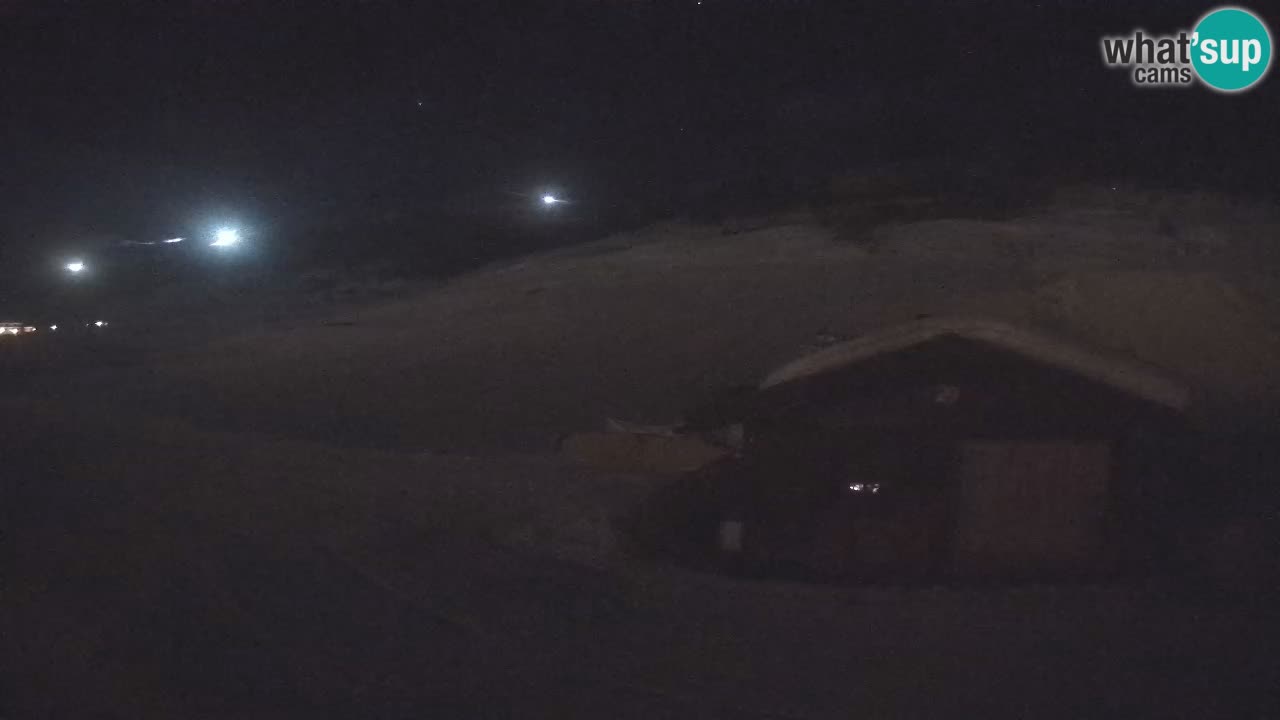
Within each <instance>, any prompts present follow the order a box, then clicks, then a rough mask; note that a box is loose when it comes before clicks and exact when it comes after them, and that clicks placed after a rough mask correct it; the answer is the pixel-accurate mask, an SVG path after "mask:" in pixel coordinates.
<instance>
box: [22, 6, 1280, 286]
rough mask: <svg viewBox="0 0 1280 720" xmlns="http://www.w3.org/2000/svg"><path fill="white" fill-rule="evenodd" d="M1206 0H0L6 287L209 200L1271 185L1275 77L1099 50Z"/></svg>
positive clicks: (298, 209) (387, 218)
mask: <svg viewBox="0 0 1280 720" xmlns="http://www.w3.org/2000/svg"><path fill="white" fill-rule="evenodd" d="M1208 8H1209V6H1208V5H1204V4H1195V3H1186V2H1162V3H1138V2H1105V1H1101V0H1097V1H1089V0H1076V1H1072V2H1066V1H1065V0H1060V1H1058V2H1008V3H954V2H942V1H941V0H938V1H935V2H924V1H921V0H917V1H914V2H912V1H908V2H881V3H875V2H853V1H851V0H849V1H845V2H818V1H816V0H814V1H812V2H806V1H804V0H790V1H788V0H775V1H772V2H770V1H767V0H703V1H702V2H701V3H699V2H697V0H688V1H682V2H644V1H641V0H616V1H613V2H610V1H606V0H597V1H594V2H590V1H586V0H581V1H578V2H571V1H562V2H551V1H547V2H537V1H531V2H520V3H491V2H486V1H484V0H478V1H471V2H465V3H437V2H423V3H407V2H379V1H377V0H369V1H366V2H352V3H336V2H332V3H331V2H289V3H286V2H247V1H246V2H239V1H235V0H203V1H194V0H189V1H188V2H164V3H158V2H157V3H150V2H128V3H123V2H122V3H92V4H87V3H72V2H61V3H60V2H52V1H51V0H38V1H37V0H33V1H31V2H24V1H23V0H16V1H15V0H0V98H2V100H3V116H2V117H0V160H2V162H3V168H4V172H3V174H2V175H0V183H2V187H0V190H2V192H0V252H2V253H3V255H0V258H3V259H4V260H5V262H6V266H7V267H6V269H7V272H8V273H9V274H11V280H10V281H11V282H13V283H15V284H20V281H19V280H16V279H12V278H14V277H16V276H15V275H14V273H18V274H19V275H20V274H21V273H29V272H34V271H35V269H36V268H43V267H45V266H46V265H47V264H48V263H49V262H50V258H57V257H61V256H60V255H59V253H63V252H64V251H65V250H64V249H66V248H73V247H79V246H82V245H84V244H85V243H90V244H92V243H99V244H101V245H104V246H105V245H110V244H112V243H118V242H120V241H123V240H129V239H144V240H154V239H157V238H159V237H162V236H164V237H167V236H172V235H189V234H196V233H200V232H205V231H207V228H208V226H209V224H210V223H212V222H217V221H218V219H219V218H225V217H234V218H237V219H238V220H239V221H241V222H245V223H248V224H250V225H252V226H253V227H255V228H257V229H258V230H259V231H261V232H262V233H264V234H268V233H269V234H272V235H274V236H277V237H279V238H289V240H288V241H289V242H296V243H305V242H307V240H306V238H308V237H313V236H314V237H318V236H321V235H325V234H326V233H327V234H328V235H327V236H328V237H330V241H329V242H335V241H334V240H332V238H333V237H335V236H342V237H341V238H340V240H339V241H337V242H342V243H348V244H361V243H363V244H370V243H377V240H376V239H373V238H370V237H368V235H367V234H365V235H362V234H361V233H359V232H350V233H349V234H348V235H343V232H346V231H343V230H341V229H343V228H347V229H350V228H360V227H362V226H370V227H372V226H380V227H381V226H386V225H387V224H388V223H390V224H391V225H395V224H396V223H401V224H402V225H404V226H405V227H410V226H412V225H413V223H415V222H417V223H429V222H430V220H429V219H430V218H432V217H436V216H438V215H440V214H452V215H457V214H460V213H461V214H464V215H465V214H469V215H476V216H484V215H485V214H486V213H493V214H494V215H495V216H498V215H501V214H502V213H505V212H509V210H510V208H511V206H512V205H513V204H516V205H519V204H521V203H525V202H527V199H526V198H522V197H521V196H520V195H519V193H530V192H538V191H539V190H540V189H542V188H547V187H554V188H557V189H560V190H561V191H563V192H565V193H567V194H568V195H570V196H572V197H573V198H574V200H575V206H574V208H575V212H578V213H581V214H584V215H587V216H590V217H592V218H595V219H597V220H599V221H600V222H601V227H604V226H607V225H608V223H609V222H610V221H611V220H612V219H616V218H622V217H628V218H632V219H635V218H636V217H647V216H652V217H661V216H662V215H664V214H671V213H675V212H680V211H681V210H683V209H686V207H687V204H688V202H689V198H696V197H697V196H698V193H700V192H709V191H714V190H715V189H717V188H719V189H720V190H721V191H722V192H730V193H731V192H733V190H734V188H740V187H741V188H745V187H748V186H752V185H753V184H754V185H756V186H758V185H760V184H772V185H774V186H776V187H778V188H784V189H785V188H795V187H802V186H809V185H812V184H813V183H815V182H820V181H821V180H822V179H823V178H826V177H829V176H830V175H831V174H833V173H837V172H845V171H856V170H857V169H859V168H862V167H867V166H874V165H883V164H885V163H894V162H924V163H926V164H927V163H935V162H936V163H940V164H947V165H975V164H976V165H982V166H984V167H987V168H992V169H994V171H996V172H1002V173H1009V174H1027V175H1036V176H1049V177H1062V178H1064V179H1068V178H1076V177H1079V176H1107V177H1126V178H1135V179H1142V180H1146V181H1150V182H1165V181H1167V182H1169V183H1178V184H1188V183H1190V184H1201V185H1204V186H1215V187H1216V186H1222V187H1232V188H1241V189H1245V190H1250V191H1257V192H1270V191H1271V189H1272V188H1271V187H1269V186H1268V184H1269V183H1271V182H1272V181H1271V177H1273V176H1274V170H1273V168H1274V167H1275V162H1276V160H1277V159H1280V141H1277V139H1276V134H1275V131H1274V128H1275V124H1276V120H1277V119H1278V118H1280V113H1277V105H1278V104H1277V101H1276V98H1277V97H1280V94H1278V93H1280V91H1278V90H1277V85H1276V82H1277V81H1276V79H1275V78H1274V77H1272V78H1269V79H1268V80H1267V81H1265V82H1264V83H1263V84H1262V85H1261V86H1260V87H1258V88H1257V89H1255V90H1254V91H1252V92H1249V93H1246V94H1244V95H1240V96H1233V97H1231V96H1221V95H1215V94H1213V93H1210V92H1208V91H1206V90H1204V89H1202V88H1191V89H1180V90H1164V91H1151V90H1146V91H1143V90H1138V89H1135V88H1133V87H1132V86H1131V85H1130V84H1129V82H1128V80H1127V79H1126V78H1125V77H1124V75H1123V73H1122V72H1117V71H1109V70H1107V69H1105V68H1104V67H1103V66H1102V63H1101V61H1100V57H1099V50H1098V38H1099V36H1100V35H1101V34H1104V33H1121V32H1128V31H1130V30H1132V29H1134V28H1135V27H1144V28H1147V29H1149V30H1152V31H1156V32H1164V31H1173V30H1176V29H1181V28H1185V27H1188V26H1189V25H1190V24H1191V23H1192V22H1193V21H1194V20H1195V19H1196V18H1198V17H1199V16H1200V15H1201V14H1202V13H1203V12H1204V11H1205V10H1207V9H1208ZM1257 9H1260V10H1263V11H1264V12H1265V10H1266V9H1265V8H1257ZM1270 19H1271V20H1272V21H1273V22H1274V20H1275V18H1270ZM709 189H710V190H709ZM379 224H381V225H379ZM422 242H425V243H428V245H429V242H430V241H429V240H423V241H422ZM426 251H427V252H429V251H430V248H429V247H428V248H427V250H426ZM15 268H17V269H15Z"/></svg>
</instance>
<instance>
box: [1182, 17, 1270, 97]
mask: <svg viewBox="0 0 1280 720" xmlns="http://www.w3.org/2000/svg"><path fill="white" fill-rule="evenodd" d="M1194 32H1195V34H1194V35H1193V36H1192V51H1191V64H1192V65H1193V66H1195V69H1196V74H1198V75H1199V76H1200V79H1201V80H1203V81H1204V83H1205V84H1206V85H1208V86H1209V87H1211V88H1213V89H1215V90H1221V91H1222V92H1239V91H1241V90H1246V89H1248V88H1250V87H1253V85H1255V84H1257V82H1258V81H1259V80H1261V79H1262V77H1263V76H1264V75H1266V74H1267V68H1268V67H1270V66H1271V33H1270V31H1268V30H1267V26H1266V23H1264V22H1262V19H1261V18H1259V17H1258V16H1257V15H1254V14H1253V13H1251V12H1249V11H1248V10H1241V9H1240V8H1234V7H1225V8H1218V9H1217V10H1213V11H1211V12H1210V13H1209V14H1208V15H1205V16H1204V17H1203V18H1201V19H1200V23H1199V24H1198V25H1196V28H1195V31H1194Z"/></svg>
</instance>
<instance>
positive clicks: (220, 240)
mask: <svg viewBox="0 0 1280 720" xmlns="http://www.w3.org/2000/svg"><path fill="white" fill-rule="evenodd" d="M185 240H186V238H180V237H175V238H169V239H168V240H161V241H160V243H161V244H164V245H172V244H173V243H180V242H183V241H185ZM240 241H241V237H240V231H239V230H238V229H236V228H233V227H222V228H218V229H217V230H216V231H214V233H213V241H212V242H210V243H209V246H210V247H216V248H230V247H235V246H236V245H239V244H240ZM132 244H135V245H155V244H156V243H154V242H146V243H132ZM63 267H64V268H66V270H67V272H69V273H71V274H72V275H79V274H80V273H82V272H84V271H85V270H87V269H88V268H89V266H88V265H87V264H86V263H85V261H84V260H80V259H75V260H71V261H69V262H68V263H67V264H66V265H63ZM104 324H105V323H104ZM99 327H101V325H99ZM50 329H51V330H56V329H57V328H50Z"/></svg>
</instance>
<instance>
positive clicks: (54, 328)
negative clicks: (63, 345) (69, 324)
mask: <svg viewBox="0 0 1280 720" xmlns="http://www.w3.org/2000/svg"><path fill="white" fill-rule="evenodd" d="M49 329H50V330H57V329H58V326H57V325H50V326H49Z"/></svg>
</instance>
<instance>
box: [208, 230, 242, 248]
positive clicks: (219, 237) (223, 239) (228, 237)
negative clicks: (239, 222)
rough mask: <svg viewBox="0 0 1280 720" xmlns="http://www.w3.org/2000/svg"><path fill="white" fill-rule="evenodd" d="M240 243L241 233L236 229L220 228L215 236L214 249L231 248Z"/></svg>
mask: <svg viewBox="0 0 1280 720" xmlns="http://www.w3.org/2000/svg"><path fill="white" fill-rule="evenodd" d="M239 242H240V231H239V230H236V229H235V228H219V229H218V232H216V233H214V234H213V246H214V247H230V246H232V245H235V244H237V243H239Z"/></svg>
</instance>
